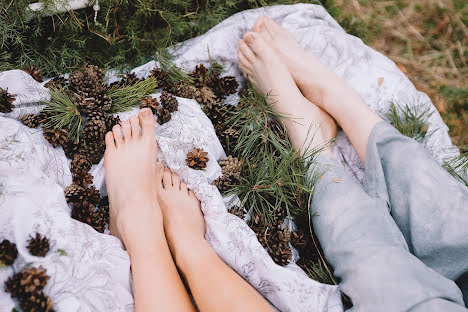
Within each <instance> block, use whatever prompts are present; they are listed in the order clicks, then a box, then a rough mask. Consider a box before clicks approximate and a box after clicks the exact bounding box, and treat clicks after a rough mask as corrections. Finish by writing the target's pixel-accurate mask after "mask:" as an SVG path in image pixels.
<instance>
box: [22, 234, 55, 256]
mask: <svg viewBox="0 0 468 312" xmlns="http://www.w3.org/2000/svg"><path fill="white" fill-rule="evenodd" d="M27 248H28V250H29V252H30V253H31V255H33V256H36V257H45V256H46V255H47V253H48V252H49V250H50V244H49V239H48V238H47V237H45V236H42V235H41V234H39V233H36V236H35V237H32V236H31V238H30V239H29V240H28V246H27Z"/></svg>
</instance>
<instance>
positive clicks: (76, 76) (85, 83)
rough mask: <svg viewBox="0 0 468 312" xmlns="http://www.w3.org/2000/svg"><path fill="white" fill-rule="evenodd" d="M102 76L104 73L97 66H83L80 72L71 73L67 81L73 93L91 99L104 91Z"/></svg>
mask: <svg viewBox="0 0 468 312" xmlns="http://www.w3.org/2000/svg"><path fill="white" fill-rule="evenodd" d="M103 76H104V73H103V72H102V71H101V70H100V69H99V68H98V67H97V66H94V65H90V64H85V65H84V66H83V68H82V69H81V70H78V71H75V72H72V73H71V74H70V76H69V77H68V81H69V83H70V88H71V89H72V90H74V91H75V92H82V93H83V94H86V95H87V96H90V97H93V96H97V95H100V94H102V93H103V92H104V91H105V87H104V85H103V83H104V80H103Z"/></svg>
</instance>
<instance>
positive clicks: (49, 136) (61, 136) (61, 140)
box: [42, 128, 69, 147]
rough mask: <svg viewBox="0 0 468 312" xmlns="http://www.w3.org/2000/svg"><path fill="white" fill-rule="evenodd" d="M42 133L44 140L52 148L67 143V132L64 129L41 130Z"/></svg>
mask: <svg viewBox="0 0 468 312" xmlns="http://www.w3.org/2000/svg"><path fill="white" fill-rule="evenodd" d="M42 133H43V135H44V138H45V139H46V140H47V141H48V142H49V143H50V144H52V146H53V147H57V146H59V145H61V146H64V145H66V144H68V143H69V141H68V131H67V130H65V129H58V130H54V129H47V128H43V129H42Z"/></svg>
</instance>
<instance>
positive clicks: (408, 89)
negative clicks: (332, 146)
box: [0, 4, 452, 312]
mask: <svg viewBox="0 0 468 312" xmlns="http://www.w3.org/2000/svg"><path fill="white" fill-rule="evenodd" d="M260 14H265V15H268V16H270V17H272V18H273V19H274V20H276V21H277V22H278V23H279V24H281V25H283V26H284V27H286V28H287V29H288V30H289V31H290V32H291V33H292V34H293V35H294V36H295V37H296V39H297V40H298V41H299V42H300V43H301V45H302V46H303V47H304V48H305V49H306V50H307V51H308V52H309V53H312V54H314V55H316V56H317V57H319V58H320V59H321V60H322V61H323V62H325V63H326V64H327V65H329V66H330V67H331V68H333V69H334V70H335V71H336V72H337V73H338V75H340V76H341V77H342V78H343V79H345V80H347V81H348V82H349V83H350V84H351V85H352V86H353V87H354V88H355V89H356V90H357V91H358V93H359V94H360V95H361V97H362V98H363V99H364V100H365V102H366V103H367V104H368V105H369V106H370V107H371V108H372V109H373V110H376V111H382V110H385V109H386V108H387V107H388V105H389V103H390V101H391V100H395V101H397V102H402V103H417V102H427V103H429V105H432V104H431V103H430V100H429V98H428V97H427V96H426V95H425V94H423V93H421V92H418V91H417V90H416V89H415V88H414V86H413V84H412V83H411V82H410V81H409V80H408V79H407V78H406V77H405V76H404V75H403V74H402V73H401V72H400V71H399V70H398V68H397V67H396V66H395V64H394V63H393V62H392V61H390V60H389V59H388V58H386V57H385V56H383V55H382V54H380V53H378V52H376V51H374V50H372V49H371V48H369V47H367V46H366V45H364V44H363V43H362V41H361V40H360V39H358V38H356V37H353V36H350V35H347V34H346V33H345V32H344V31H343V30H342V28H341V27H340V26H339V25H338V24H337V23H336V22H335V21H334V20H333V18H332V17H331V16H330V15H328V13H327V12H326V11H325V10H324V9H323V8H322V7H320V6H316V5H310V4H297V5H290V6H273V7H268V8H262V9H256V10H249V11H245V12H241V13H238V14H236V15H234V16H232V17H230V18H228V19H227V20H225V21H224V22H222V23H221V24H219V25H217V26H216V27H214V28H213V29H211V30H210V31H209V32H207V33H206V34H204V35H202V36H200V37H197V38H194V39H192V40H189V41H187V42H185V43H184V44H183V45H180V46H179V47H178V48H176V49H174V51H173V53H174V55H175V56H176V58H175V62H176V63H177V64H178V65H180V66H181V67H183V68H186V69H188V70H191V69H193V68H194V67H195V65H197V64H199V63H205V64H208V62H209V57H210V56H211V57H213V58H215V59H217V60H218V61H220V62H221V63H222V64H223V65H224V66H225V68H226V69H227V70H228V73H229V74H231V75H235V76H236V78H237V79H238V81H244V79H243V77H242V76H241V73H240V69H239V66H238V65H237V60H236V48H237V42H238V41H239V39H241V38H242V36H243V34H244V33H245V32H247V31H249V30H251V29H252V27H253V24H254V22H255V20H256V18H257V17H258V16H259V15H260ZM154 66H155V62H154V61H152V62H149V63H147V64H145V65H143V66H140V67H138V68H136V69H134V70H133V71H134V72H135V73H137V75H138V76H140V77H143V76H147V75H148V74H149V71H150V70H151V69H152V68H153V67H154ZM379 78H383V83H381V84H379V81H380V82H381V81H382V79H379ZM110 79H111V80H112V79H116V78H115V77H110ZM0 87H1V88H8V91H9V92H10V93H12V94H17V96H16V102H15V103H14V104H15V105H16V108H15V109H14V110H13V112H11V113H9V114H0V142H1V143H0V147H1V146H3V145H4V144H6V143H7V142H8V141H12V140H13V139H14V140H13V142H11V143H10V144H9V145H8V146H9V147H10V149H2V150H1V152H0V211H1V214H0V239H4V238H6V239H9V240H10V241H12V242H15V243H16V244H17V247H18V250H19V258H18V259H17V261H16V263H15V265H14V268H16V269H18V268H21V267H22V266H23V265H24V264H25V263H32V264H34V265H42V266H44V267H45V268H47V272H48V274H49V275H51V280H50V281H49V283H48V285H47V286H46V288H45V292H46V293H47V294H49V295H50V296H51V298H52V299H53V301H54V302H55V306H56V308H57V310H58V311H67V312H68V311H133V299H132V289H131V281H130V262H129V257H128V255H127V253H126V251H125V250H124V249H123V248H122V245H121V243H120V241H119V240H118V239H116V238H115V237H113V236H110V235H106V234H99V233H97V232H96V231H94V230H93V229H92V228H91V227H89V226H88V225H85V224H83V223H80V222H77V221H75V220H73V219H71V218H70V208H69V207H68V206H67V204H66V202H65V198H64V196H63V189H64V188H65V187H66V186H68V185H69V184H70V183H71V174H70V170H69V161H68V160H67V159H66V157H65V155H64V153H63V151H62V149H61V148H56V149H54V148H53V147H52V146H51V145H50V144H49V143H47V141H45V140H44V138H43V136H42V133H41V130H40V129H30V128H27V127H25V126H23V125H22V124H21V123H20V122H19V121H18V120H19V119H20V118H21V116H22V115H23V114H25V113H37V112H38V111H39V110H40V109H41V107H42V105H41V103H40V101H44V100H47V99H48V98H49V94H48V91H47V89H46V88H44V87H43V84H41V83H38V82H36V81H35V80H33V79H32V78H31V77H30V76H29V75H27V74H26V73H25V72H23V71H21V70H12V71H8V72H2V73H0ZM237 100H238V98H237V96H231V97H230V98H228V101H232V102H233V103H235V102H236V101H237ZM179 103H180V106H179V111H178V112H176V113H174V114H173V117H172V120H171V121H170V122H168V123H166V124H164V125H162V126H159V125H157V127H156V133H157V140H158V144H159V147H160V157H161V160H162V161H163V162H164V163H165V164H166V165H168V166H169V167H170V168H171V169H172V170H174V171H175V172H177V173H178V174H179V175H180V176H181V177H182V179H183V180H185V181H186V182H187V184H188V186H189V187H190V188H192V189H193V190H194V191H195V193H196V195H197V196H198V198H199V199H200V200H201V202H202V207H203V211H204V214H205V220H206V229H207V234H206V239H207V240H208V241H209V243H210V244H211V245H212V246H213V248H214V249H215V251H216V252H217V253H218V254H219V255H220V256H221V257H222V258H223V260H224V261H225V262H226V263H227V264H229V265H230V266H231V267H232V268H233V269H235V270H236V271H237V272H238V273H239V274H240V275H242V276H243V277H244V278H245V279H246V280H247V281H249V282H250V283H251V284H252V285H253V286H254V287H255V288H256V289H258V291H260V292H261V293H262V294H263V295H264V296H265V297H266V298H267V299H268V300H269V301H270V302H271V303H272V304H273V305H274V306H275V307H276V308H277V309H279V310H281V311H311V310H313V311H330V312H335V311H342V310H343V307H342V304H341V301H340V294H339V291H338V288H337V287H336V286H328V285H323V284H320V283H317V282H315V281H313V280H311V279H309V278H307V276H306V275H305V273H304V272H302V271H301V270H300V269H299V268H298V267H297V266H296V265H295V264H290V265H288V266H287V267H285V268H283V267H280V266H277V265H276V264H275V263H274V262H273V261H272V260H271V259H270V257H269V256H268V254H267V252H266V251H265V250H264V249H263V248H262V247H261V245H260V244H259V243H258V241H257V239H256V236H255V234H254V233H253V232H252V231H251V230H250V229H249V227H248V226H247V225H246V224H245V223H244V222H243V221H242V220H240V219H238V218H237V217H235V216H233V215H231V214H229V213H227V210H226V207H225V203H224V202H223V198H222V197H221V196H220V194H219V192H218V191H217V189H216V188H215V187H214V186H211V185H210V182H211V180H213V179H215V178H216V177H218V176H219V175H220V174H221V170H220V167H219V166H218V164H217V163H216V161H214V160H215V159H219V158H220V157H222V156H224V151H223V149H222V147H221V145H220V143H219V141H218V140H217V138H216V135H215V132H214V129H213V126H212V125H211V123H210V121H209V119H208V118H207V117H206V116H205V115H204V114H203V112H202V111H201V109H200V107H199V105H198V104H197V103H196V102H195V101H194V100H188V99H181V98H179ZM136 111H137V110H136V109H135V110H133V111H129V112H125V113H122V114H120V118H121V119H126V118H128V117H129V116H130V115H131V114H134V113H136ZM428 124H429V130H430V131H431V130H435V129H437V131H436V132H435V133H434V134H433V135H432V136H431V137H430V139H429V141H428V142H427V147H428V148H429V149H430V150H431V151H432V152H433V154H434V155H435V156H436V157H437V158H438V159H439V160H440V159H442V158H443V157H446V156H447V155H449V153H450V152H451V149H452V144H451V141H450V138H449V136H448V134H447V127H446V125H445V124H444V123H443V121H442V119H441V118H440V116H439V114H438V113H437V111H435V109H434V114H433V115H432V116H431V117H430V120H429V122H428ZM338 138H339V140H338V146H337V148H336V150H335V152H336V154H337V155H338V156H339V157H340V159H341V160H342V162H343V165H344V166H345V167H346V168H348V169H349V170H350V171H351V172H353V174H355V176H356V177H357V178H358V179H359V180H361V181H362V178H363V174H362V167H361V165H360V162H359V160H358V158H357V155H356V153H355V151H354V150H353V148H352V147H351V145H350V144H349V142H348V140H347V138H346V137H345V135H344V134H343V133H340V134H339V136H338ZM194 146H197V147H202V148H203V149H204V150H206V151H208V153H209V158H210V159H211V161H210V162H209V163H208V168H207V170H206V171H194V170H191V169H189V168H188V167H187V166H186V165H185V155H186V153H187V152H188V151H189V150H191V149H192V148H193V147H194ZM92 174H93V176H94V183H95V185H96V187H97V188H99V189H100V190H101V192H104V193H105V185H104V169H103V164H102V161H101V163H100V164H98V165H96V166H93V169H92ZM35 231H39V232H40V233H42V234H45V235H47V236H48V237H49V238H50V239H51V242H52V246H51V252H49V254H48V255H47V256H46V257H45V258H38V257H34V256H31V255H30V254H29V252H28V251H27V249H26V246H25V245H26V240H27V237H28V235H29V234H33V233H34V232H35ZM58 249H62V250H64V251H65V252H66V255H62V254H61V253H59V252H57V250H58ZM12 270H13V268H11V267H6V268H2V269H0V283H2V284H3V281H4V280H5V279H6V278H7V276H9V275H11V274H12ZM1 288H2V289H3V287H1ZM13 306H14V304H13V301H12V300H11V299H10V297H9V294H7V293H5V292H3V290H1V291H0V310H1V311H11V309H12V308H13Z"/></svg>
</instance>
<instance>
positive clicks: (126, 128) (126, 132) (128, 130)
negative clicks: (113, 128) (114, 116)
mask: <svg viewBox="0 0 468 312" xmlns="http://www.w3.org/2000/svg"><path fill="white" fill-rule="evenodd" d="M122 132H123V136H124V140H125V141H128V140H130V139H131V138H132V126H131V125H130V121H128V120H124V121H122Z"/></svg>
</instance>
